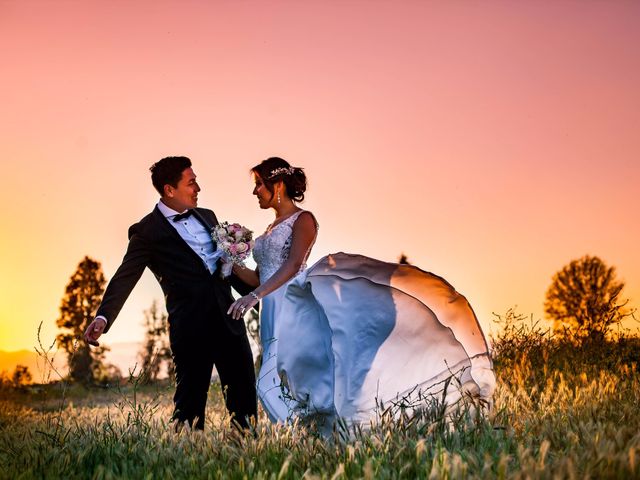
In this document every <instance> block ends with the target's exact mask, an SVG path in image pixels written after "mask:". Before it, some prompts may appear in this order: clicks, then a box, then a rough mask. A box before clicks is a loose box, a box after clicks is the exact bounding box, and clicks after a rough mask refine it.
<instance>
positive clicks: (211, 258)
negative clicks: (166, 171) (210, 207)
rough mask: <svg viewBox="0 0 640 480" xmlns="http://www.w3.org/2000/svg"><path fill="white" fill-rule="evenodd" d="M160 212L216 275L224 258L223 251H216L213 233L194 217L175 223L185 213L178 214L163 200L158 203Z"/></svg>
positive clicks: (210, 271)
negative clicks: (175, 218)
mask: <svg viewBox="0 0 640 480" xmlns="http://www.w3.org/2000/svg"><path fill="white" fill-rule="evenodd" d="M158 210H160V212H161V213H162V214H163V215H164V216H165V217H166V219H167V220H168V221H169V223H170V224H171V226H172V227H173V228H175V229H176V231H177V232H178V234H179V235H180V237H182V239H183V240H184V241H185V242H186V243H187V245H189V247H191V250H193V251H194V252H196V254H197V255H198V256H199V257H200V259H201V260H202V261H203V262H204V264H205V266H206V267H207V270H209V273H214V272H215V271H216V262H217V261H218V259H219V258H220V257H221V256H222V250H214V248H213V241H212V240H211V233H210V232H209V231H208V229H207V228H206V227H205V226H204V225H203V224H202V223H201V222H200V221H199V220H198V219H197V218H196V217H195V216H194V215H191V216H189V217H187V218H183V219H182V220H179V221H177V222H174V221H173V219H174V217H175V216H176V215H179V214H180V213H184V212H176V211H175V210H173V209H171V208H169V207H167V206H166V205H165V204H164V203H162V200H161V201H159V202H158Z"/></svg>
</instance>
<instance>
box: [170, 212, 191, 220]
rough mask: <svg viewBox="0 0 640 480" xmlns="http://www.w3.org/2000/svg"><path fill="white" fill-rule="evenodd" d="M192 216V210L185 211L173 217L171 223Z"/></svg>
mask: <svg viewBox="0 0 640 480" xmlns="http://www.w3.org/2000/svg"><path fill="white" fill-rule="evenodd" d="M192 214H193V210H187V211H186V212H184V213H180V214H178V215H176V216H175V217H173V221H174V222H179V221H180V220H183V219H185V218H189V217H190V216H191V215H192Z"/></svg>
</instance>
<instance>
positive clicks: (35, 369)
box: [0, 342, 140, 382]
mask: <svg viewBox="0 0 640 480" xmlns="http://www.w3.org/2000/svg"><path fill="white" fill-rule="evenodd" d="M107 346H108V347H109V348H110V349H111V351H109V352H107V353H106V361H107V363H113V364H114V365H115V366H116V367H118V368H119V369H120V371H121V372H122V375H123V376H127V375H128V373H129V370H131V369H133V368H134V366H135V365H136V362H137V361H138V360H137V354H138V350H139V349H140V344H139V343H137V342H124V343H114V344H112V345H107ZM53 363H54V365H55V367H56V368H57V369H58V371H60V373H62V374H66V365H67V357H66V355H65V353H64V352H63V351H62V350H59V351H58V352H57V353H56V354H55V356H54V362H53ZM16 365H25V366H27V367H28V368H29V371H30V372H31V375H32V376H33V381H34V382H40V381H42V379H43V377H42V376H43V366H44V361H43V359H42V358H40V357H39V356H38V354H37V353H36V352H35V351H33V350H31V351H29V350H18V351H15V352H5V351H2V350H0V372H3V371H4V372H6V373H7V375H11V374H12V373H13V371H14V370H15V368H16ZM45 371H48V369H47V370H45ZM51 379H52V380H54V379H56V375H55V374H52V375H51Z"/></svg>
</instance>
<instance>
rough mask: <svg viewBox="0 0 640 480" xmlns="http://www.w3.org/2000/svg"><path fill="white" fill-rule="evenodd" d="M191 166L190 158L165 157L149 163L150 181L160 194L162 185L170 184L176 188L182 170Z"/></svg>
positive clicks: (162, 191)
mask: <svg viewBox="0 0 640 480" xmlns="http://www.w3.org/2000/svg"><path fill="white" fill-rule="evenodd" d="M190 166H191V160H189V158H187V157H165V158H163V159H162V160H160V161H159V162H156V163H154V164H153V165H151V168H149V170H151V183H153V186H154V187H155V189H156V190H157V191H158V193H159V194H160V195H161V196H162V195H164V186H165V185H171V186H172V187H174V188H176V187H177V186H178V182H179V181H180V179H181V178H182V172H184V171H185V170H186V169H187V168H189V167H190Z"/></svg>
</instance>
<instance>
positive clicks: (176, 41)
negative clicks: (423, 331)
mask: <svg viewBox="0 0 640 480" xmlns="http://www.w3.org/2000/svg"><path fill="white" fill-rule="evenodd" d="M639 20H640V3H638V2H631V1H629V2H622V1H619V2H616V1H607V2H596V1H593V2H590V1H567V2H563V1H549V2H542V1H536V2H528V3H527V2H423V1H404V2H391V1H371V2H364V1H346V2H337V1H335V2H334V1H329V2H326V1H322V2H320V1H319V2H311V1H305V2H297V1H290V2H280V1H278V2H269V1H261V2H253V1H242V2H236V1H229V2H195V1H194V2H168V1H149V2H143V1H140V2H124V1H104V2H90V1H77V2H71V1H56V2H49V1H41V2H40V1H29V0H24V1H18V0H15V1H6V0H0V58H2V61H1V62H0V75H1V77H0V78H2V84H1V86H2V88H0V105H1V106H2V107H1V109H0V132H1V133H0V161H1V162H2V172H3V176H2V177H3V182H2V187H1V188H0V205H2V217H3V225H4V227H3V234H2V236H1V237H0V349H2V350H17V349H22V348H26V349H30V348H31V347H32V346H33V345H34V344H35V341H36V340H35V336H36V330H37V325H38V323H39V322H40V321H43V322H44V328H43V333H44V337H45V340H47V341H50V339H52V338H53V337H54V335H55V333H56V328H55V319H56V317H57V313H58V307H59V304H60V299H61V297H62V294H63V292H64V287H65V285H66V283H67V281H68V278H69V276H70V275H71V273H72V272H73V271H74V269H75V267H76V265H77V264H78V262H79V261H80V260H81V258H82V257H83V256H84V255H85V254H87V255H90V256H92V257H93V258H95V259H97V260H99V261H101V262H102V264H103V268H104V271H105V274H106V276H107V277H110V276H111V275H112V274H113V273H114V271H115V269H116V268H117V266H118V264H119V261H120V259H121V258H122V255H123V253H124V250H125V248H126V244H127V238H126V232H127V228H128V226H129V225H130V224H132V223H134V222H135V221H137V220H138V219H139V218H141V217H142V216H144V215H145V214H146V213H147V212H148V211H150V210H151V209H152V207H153V205H154V203H155V202H156V200H157V198H156V194H155V193H154V190H153V188H152V187H151V184H150V180H149V174H148V167H149V165H151V164H152V163H153V162H155V161H156V160H158V159H160V158H161V157H163V156H166V155H188V156H190V157H191V158H192V160H193V162H194V169H195V171H196V173H197V174H198V176H199V180H200V182H201V186H202V188H203V191H202V193H201V195H200V202H201V205H202V206H207V207H210V208H213V209H214V210H215V211H216V212H217V214H218V217H219V218H220V219H228V220H234V221H239V222H241V223H243V224H245V225H247V226H249V227H250V228H252V229H254V230H256V231H258V232H260V231H262V230H263V229H264V227H265V225H266V224H268V223H269V222H270V221H271V213H270V212H265V211H261V210H259V209H258V208H257V203H256V201H255V199H254V197H252V196H251V189H252V184H251V179H250V177H249V175H248V173H247V172H248V169H249V168H250V167H251V166H253V165H254V164H255V163H257V162H259V161H260V160H262V159H263V158H266V157H268V156H272V155H280V156H283V157H284V158H286V159H288V160H290V161H291V162H292V163H293V164H294V165H296V166H302V167H305V168H306V171H307V173H308V175H309V190H308V195H307V198H308V200H307V201H306V202H305V203H304V204H303V206H305V207H306V208H308V209H310V210H312V211H314V213H315V214H316V216H317V218H318V220H319V222H320V236H319V239H318V242H317V244H316V247H315V249H314V251H313V253H312V257H311V261H315V260H317V259H318V258H319V257H320V256H322V255H325V254H327V253H330V252H335V251H346V252H354V253H362V254H365V255H369V256H373V257H376V258H379V259H383V260H395V259H397V258H398V256H399V254H400V253H401V252H405V253H406V254H407V255H408V256H409V259H410V260H411V261H412V262H414V263H415V264H417V265H418V266H420V267H422V268H423V269H425V270H430V271H433V272H434V273H437V274H439V275H442V276H444V277H445V278H447V279H448V280H449V281H450V282H451V283H452V284H453V285H454V286H455V287H456V288H457V289H458V290H459V291H460V292H462V293H463V294H465V295H466V296H467V298H468V299H469V301H470V302H471V303H472V305H473V306H474V308H475V310H476V313H477V314H478V316H479V318H480V320H481V323H482V324H483V326H484V327H485V331H487V330H488V329H489V326H490V325H491V323H492V322H491V319H492V315H491V312H504V311H505V310H506V309H507V308H509V307H512V306H515V305H517V306H518V310H519V311H520V312H522V313H524V314H527V315H528V314H533V315H534V317H535V318H540V317H542V303H543V300H544V292H545V290H546V288H547V287H548V285H549V283H550V281H551V277H552V275H553V274H554V273H555V272H556V271H557V270H559V269H560V268H561V267H562V266H563V265H565V264H566V263H568V262H569V261H570V260H572V259H574V258H577V257H580V256H582V255H584V254H594V255H599V256H600V257H601V258H603V259H604V260H605V261H606V262H607V263H608V264H610V265H615V266H616V267H617V269H618V273H619V276H620V278H622V279H624V280H625V281H626V283H627V288H626V290H625V292H626V296H628V297H631V298H632V303H633V304H635V305H638V304H639V303H640V302H638V300H640V251H639V249H638V248H637V244H638V239H639V238H640V235H639V233H640V223H639V220H640V218H639V217H640V214H639V209H638V203H639V202H638V183H639V180H640V159H639V158H638V153H639V152H640V135H639V134H638V132H640V89H639V88H638V85H640V50H638V45H640V29H638V28H637V25H638V22H639ZM161 298H162V296H161V291H160V288H159V287H158V286H157V284H156V283H155V280H154V279H153V277H152V276H151V275H150V274H149V273H145V275H144V276H143V279H142V281H141V282H140V283H139V285H138V287H137V288H136V289H135V290H134V292H133V294H132V296H131V297H130V299H129V301H128V303H127V304H126V305H125V308H124V309H123V311H122V313H121V315H120V317H119V318H118V320H117V322H116V324H115V325H114V327H113V328H112V330H111V331H110V332H109V334H108V336H107V337H105V342H106V343H107V344H109V343H110V342H122V341H131V340H139V339H141V338H142V328H141V320H142V311H143V310H144V309H146V308H148V306H149V305H150V304H151V302H152V300H153V299H161Z"/></svg>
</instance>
